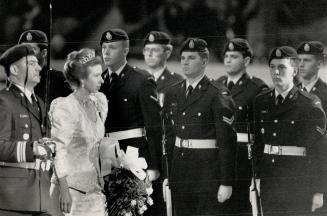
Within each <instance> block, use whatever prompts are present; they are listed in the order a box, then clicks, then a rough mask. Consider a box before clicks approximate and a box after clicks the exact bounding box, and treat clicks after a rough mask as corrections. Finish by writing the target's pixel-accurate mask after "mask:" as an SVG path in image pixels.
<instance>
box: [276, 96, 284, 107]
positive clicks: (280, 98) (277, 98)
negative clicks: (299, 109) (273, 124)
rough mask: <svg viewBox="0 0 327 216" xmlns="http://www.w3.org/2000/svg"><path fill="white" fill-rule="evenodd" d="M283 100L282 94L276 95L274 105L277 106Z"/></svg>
mask: <svg viewBox="0 0 327 216" xmlns="http://www.w3.org/2000/svg"><path fill="white" fill-rule="evenodd" d="M283 100H284V98H283V96H282V95H278V96H277V97H276V106H277V107H278V106H280V105H281V104H282V103H283Z"/></svg>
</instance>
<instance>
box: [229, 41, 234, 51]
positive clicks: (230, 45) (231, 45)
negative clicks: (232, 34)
mask: <svg viewBox="0 0 327 216" xmlns="http://www.w3.org/2000/svg"><path fill="white" fill-rule="evenodd" d="M228 49H229V50H230V51H233V50H234V49H235V47H234V44H233V43H232V42H230V43H229V44H228Z"/></svg>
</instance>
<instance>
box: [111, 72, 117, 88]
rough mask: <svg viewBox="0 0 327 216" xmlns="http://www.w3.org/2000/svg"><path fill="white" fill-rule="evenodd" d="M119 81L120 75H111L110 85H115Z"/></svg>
mask: <svg viewBox="0 0 327 216" xmlns="http://www.w3.org/2000/svg"><path fill="white" fill-rule="evenodd" d="M117 80H118V74H116V73H115V72H113V73H111V75H110V85H113V84H114V83H115V82H117Z"/></svg>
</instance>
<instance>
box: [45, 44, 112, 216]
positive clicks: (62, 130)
mask: <svg viewBox="0 0 327 216" xmlns="http://www.w3.org/2000/svg"><path fill="white" fill-rule="evenodd" d="M101 73H102V67H101V59H100V58H99V57H97V56H95V52H94V50H91V49H82V50H80V51H74V52H72V53H70V54H69V55H68V58H67V61H66V63H65V66H64V75H65V77H66V80H67V81H68V83H69V84H70V86H71V87H72V88H73V89H74V90H75V91H74V92H73V93H72V94H70V95H69V96H67V97H61V98H58V99H55V100H54V101H53V102H52V103H51V107H50V112H49V114H50V120H51V123H52V129H51V136H52V139H53V140H54V141H55V142H56V157H55V160H54V164H55V176H56V178H55V181H54V182H56V183H55V184H56V185H59V191H60V208H61V210H62V211H63V212H64V213H65V215H79V216H82V215H85V216H87V215H89V216H103V215H105V196H104V194H103V193H102V192H101V191H102V188H101V181H102V178H101V177H100V176H101V174H100V169H99V143H100V141H101V140H102V138H103V137H104V133H105V129H104V121H105V119H106V116H107V109H108V105H107V99H106V97H105V95H103V94H102V93H100V92H98V90H99V88H100V86H101V84H102V83H103V79H102V77H101ZM58 88H60V86H58Z"/></svg>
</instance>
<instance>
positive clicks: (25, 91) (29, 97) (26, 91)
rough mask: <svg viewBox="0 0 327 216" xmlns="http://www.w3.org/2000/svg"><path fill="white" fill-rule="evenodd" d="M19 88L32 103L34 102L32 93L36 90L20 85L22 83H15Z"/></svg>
mask: <svg viewBox="0 0 327 216" xmlns="http://www.w3.org/2000/svg"><path fill="white" fill-rule="evenodd" d="M14 85H15V86H16V87H17V88H19V89H20V90H21V91H22V92H23V93H24V94H25V96H26V97H27V99H28V100H29V102H30V103H32V94H34V92H32V91H30V90H28V89H26V88H24V87H22V86H20V85H17V84H14Z"/></svg>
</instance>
